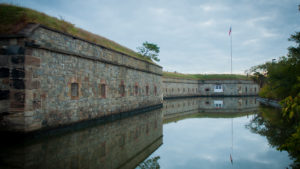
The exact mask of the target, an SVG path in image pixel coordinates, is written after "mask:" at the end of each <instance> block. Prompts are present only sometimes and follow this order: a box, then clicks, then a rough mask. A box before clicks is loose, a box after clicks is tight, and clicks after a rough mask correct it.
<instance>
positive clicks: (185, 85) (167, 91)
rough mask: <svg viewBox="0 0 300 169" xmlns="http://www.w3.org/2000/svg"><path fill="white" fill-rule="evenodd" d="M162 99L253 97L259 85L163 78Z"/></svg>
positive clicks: (241, 81) (247, 81)
mask: <svg viewBox="0 0 300 169" xmlns="http://www.w3.org/2000/svg"><path fill="white" fill-rule="evenodd" d="M162 81H163V85H162V86H163V88H162V91H163V96H164V98H174V97H189V96H253V95H257V94H258V92H259V85H258V84H256V83H254V82H253V81H251V80H188V79H178V78H167V77H163V80H162Z"/></svg>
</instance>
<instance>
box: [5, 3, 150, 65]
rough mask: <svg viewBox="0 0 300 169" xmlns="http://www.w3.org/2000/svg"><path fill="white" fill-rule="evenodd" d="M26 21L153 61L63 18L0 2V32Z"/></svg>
mask: <svg viewBox="0 0 300 169" xmlns="http://www.w3.org/2000/svg"><path fill="white" fill-rule="evenodd" d="M28 23H39V24H42V25H45V26H47V27H50V28H52V29H56V30H58V31H61V32H64V33H68V34H71V35H73V36H76V37H79V38H82V39H85V40H88V41H90V42H93V43H96V44H99V45H101V46H104V47H106V48H109V49H113V50H115V51H118V52H121V53H124V54H126V55H129V56H133V57H136V58H140V59H143V60H145V61H147V62H151V63H153V62H152V60H149V59H147V58H145V57H143V56H141V55H139V54H138V53H136V52H135V51H133V50H131V49H129V48H126V47H124V46H122V45H120V44H118V43H116V42H114V41H112V40H109V39H107V38H105V37H102V36H99V35H96V34H93V33H90V32H88V31H85V30H83V29H80V28H78V27H75V25H74V24H72V23H69V22H67V21H65V20H63V19H58V18H56V17H51V16H48V15H46V14H44V13H42V12H38V11H35V10H32V9H29V8H25V7H19V6H15V5H10V4H4V3H0V34H14V33H17V32H18V31H20V30H21V29H22V28H23V27H24V26H26V25H27V24H28Z"/></svg>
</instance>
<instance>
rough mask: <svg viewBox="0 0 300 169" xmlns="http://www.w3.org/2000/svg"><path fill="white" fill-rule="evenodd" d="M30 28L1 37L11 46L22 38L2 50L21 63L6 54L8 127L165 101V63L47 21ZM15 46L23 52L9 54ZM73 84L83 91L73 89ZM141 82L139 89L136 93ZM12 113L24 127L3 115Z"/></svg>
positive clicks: (39, 125)
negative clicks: (55, 27) (112, 47)
mask: <svg viewBox="0 0 300 169" xmlns="http://www.w3.org/2000/svg"><path fill="white" fill-rule="evenodd" d="M28 30H30V31H33V32H27V33H26V35H27V37H26V38H25V39H24V38H19V39H8V40H4V39H3V40H2V41H1V42H0V45H1V46H2V47H6V46H8V44H7V43H8V42H9V41H13V42H18V41H20V40H22V44H19V47H21V49H17V48H16V47H14V46H13V47H11V48H12V49H11V50H6V49H5V50H3V51H4V53H5V52H6V53H5V56H3V57H4V58H5V59H7V57H9V58H8V59H9V62H12V63H15V64H16V65H18V66H11V65H14V64H10V63H9V64H8V63H6V60H5V59H4V60H3V63H1V64H2V65H5V66H1V67H0V68H1V69H0V70H1V74H0V80H1V83H0V86H1V92H2V93H4V95H3V96H2V97H3V100H4V101H3V102H1V106H0V107H1V109H3V112H6V113H2V116H1V119H0V121H1V123H2V122H4V121H10V124H7V126H6V128H10V129H11V130H16V131H21V132H29V131H35V130H39V129H43V128H54V127H58V126H62V125H67V124H71V123H75V122H80V121H85V120H90V119H95V118H99V117H103V116H109V115H112V114H118V113H121V112H125V111H130V110H135V109H138V108H143V107H149V106H154V105H158V104H161V103H162V95H161V94H159V93H161V88H160V86H161V85H160V84H161V74H162V69H161V67H160V66H158V65H155V64H152V63H148V62H145V61H142V60H140V59H136V58H133V57H129V56H126V55H124V54H121V53H119V52H115V51H111V50H108V49H106V48H103V47H101V46H99V45H96V44H93V43H89V42H87V41H84V40H80V39H76V38H74V37H72V36H70V35H66V34H63V33H60V32H57V31H55V30H51V29H48V28H45V27H43V26H40V27H35V28H34V29H28ZM14 51H18V52H19V53H18V55H16V54H12V53H8V52H14ZM20 52H21V53H22V54H21V53H20ZM1 57H2V55H1ZM7 65H8V66H7ZM8 72H9V73H10V74H8ZM7 74H8V75H9V76H10V77H9V78H8V77H6V76H7ZM12 77H14V78H12ZM7 80H9V85H6V86H5V82H6V81H7ZM72 84H74V85H73V87H74V89H75V88H76V90H78V91H75V92H73V93H72V87H71V86H72ZM101 84H105V97H103V96H102V95H101ZM121 84H122V85H121ZM136 84H138V85H139V89H138V90H139V91H138V94H134V89H135V85H136ZM147 85H148V86H149V93H148V94H147V93H146V90H145V89H146V86H147ZM2 86H3V87H2ZM155 86H156V88H157V89H156V90H157V92H155ZM6 92H8V93H9V98H5V96H6V95H5V94H6ZM120 93H122V94H120ZM74 94H75V95H76V96H75V95H74ZM1 101H2V100H1ZM5 102H10V108H9V109H7V108H5ZM13 112H19V113H18V116H19V117H22V118H23V125H22V127H23V128H22V129H21V128H15V127H14V124H13V123H14V119H10V120H2V119H8V117H9V116H8V114H13Z"/></svg>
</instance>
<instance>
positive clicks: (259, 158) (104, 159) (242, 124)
mask: <svg viewBox="0 0 300 169" xmlns="http://www.w3.org/2000/svg"><path fill="white" fill-rule="evenodd" d="M276 113H278V112H277V111H276V110H275V109H272V108H266V107H263V106H260V105H259V103H258V102H256V100H255V98H254V97H245V98H241V97H237V98H229V97H226V98H189V99H176V100H166V101H164V104H163V108H162V109H158V110H154V111H151V112H146V113H142V114H139V115H135V116H132V117H128V118H125V119H122V120H118V121H114V122H109V123H101V124H95V125H93V126H90V127H84V128H79V129H76V130H75V129H74V130H72V131H71V132H67V133H63V134H54V135H51V136H44V137H42V138H31V139H26V140H25V141H24V142H21V143H17V144H16V143H14V144H11V145H3V144H2V145H1V147H0V148H1V151H0V168H43V169H47V168H49V169H50V168H56V169H59V168H70V169H71V168H72V169H73V168H78V169H79V168H80V169H81V168H105V169H110V168H162V169H168V168H205V169H207V168H210V169H214V168H220V169H224V168H243V169H252V168H264V169H267V168H270V169H276V168H281V169H282V168H286V167H289V165H290V164H292V162H293V161H292V160H291V159H290V158H289V155H288V153H287V152H285V151H283V152H280V151H278V150H277V149H276V148H277V147H278V145H279V143H280V142H281V139H284V138H282V137H281V136H280V135H276V134H274V131H278V129H277V128H275V127H272V126H270V125H265V124H269V121H268V120H270V119H272V120H274V118H270V117H273V116H274V117H275V114H276ZM275 133H276V132H275Z"/></svg>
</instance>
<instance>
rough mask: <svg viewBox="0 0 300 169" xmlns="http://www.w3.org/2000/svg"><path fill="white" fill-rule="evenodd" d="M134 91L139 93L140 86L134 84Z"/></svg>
mask: <svg viewBox="0 0 300 169" xmlns="http://www.w3.org/2000/svg"><path fill="white" fill-rule="evenodd" d="M134 93H135V95H138V94H139V86H138V85H135V86H134Z"/></svg>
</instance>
